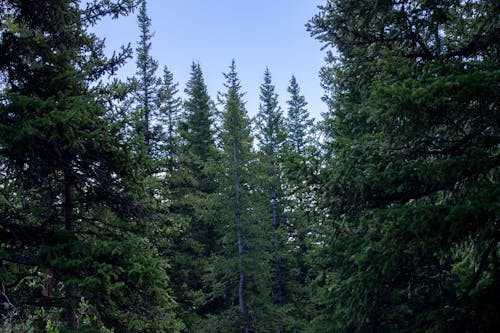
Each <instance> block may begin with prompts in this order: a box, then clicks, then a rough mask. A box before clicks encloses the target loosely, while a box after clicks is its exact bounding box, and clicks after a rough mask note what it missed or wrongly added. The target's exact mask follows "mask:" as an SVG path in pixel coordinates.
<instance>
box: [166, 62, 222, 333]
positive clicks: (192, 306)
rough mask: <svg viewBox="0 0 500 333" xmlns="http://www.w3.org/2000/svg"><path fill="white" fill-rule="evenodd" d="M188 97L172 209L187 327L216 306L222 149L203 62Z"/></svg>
mask: <svg viewBox="0 0 500 333" xmlns="http://www.w3.org/2000/svg"><path fill="white" fill-rule="evenodd" d="M185 92H186V95H187V98H186V101H185V103H184V115H183V119H182V120H181V121H180V125H179V127H180V128H179V131H180V133H179V134H180V146H179V159H178V166H177V168H178V169H177V170H176V171H175V175H172V179H171V181H170V185H171V201H172V205H171V212H173V213H175V214H177V216H179V217H180V218H181V219H182V220H183V221H184V223H183V228H182V231H181V233H180V235H179V236H178V237H177V238H175V239H174V245H173V247H172V249H171V251H172V254H171V257H172V258H173V260H172V268H171V274H170V275H171V276H172V281H173V283H174V285H175V295H176V297H177V299H178V301H179V304H180V305H181V306H180V308H181V310H182V313H181V317H182V319H183V321H184V322H185V324H186V331H187V332H193V331H195V330H197V329H198V328H199V327H201V329H200V332H201V331H203V325H201V324H200V323H201V322H202V320H203V318H204V317H206V315H207V314H208V313H211V312H212V311H213V307H214V305H213V304H212V302H211V301H210V300H209V299H208V297H207V293H208V292H209V290H208V287H209V286H208V285H207V283H206V282H205V275H206V274H207V273H208V264H209V262H208V258H209V257H210V256H211V255H212V253H213V252H214V251H215V249H216V246H217V242H218V238H219V237H218V236H217V232H216V226H215V218H216V212H215V211H214V210H213V209H212V207H213V205H214V201H215V200H216V197H217V193H216V189H217V178H218V175H217V169H216V163H217V159H218V156H217V155H218V153H217V150H216V148H215V144H214V141H215V140H214V135H213V124H212V118H213V115H212V112H213V107H212V102H211V100H210V97H209V95H208V91H207V87H206V85H205V82H204V79H203V73H202V70H201V66H200V64H198V63H193V64H192V66H191V78H190V80H189V81H188V83H187V86H186V89H185Z"/></svg>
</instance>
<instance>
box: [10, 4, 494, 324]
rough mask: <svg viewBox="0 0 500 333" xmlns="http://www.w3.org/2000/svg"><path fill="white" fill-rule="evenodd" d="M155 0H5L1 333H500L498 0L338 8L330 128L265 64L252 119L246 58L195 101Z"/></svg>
mask: <svg viewBox="0 0 500 333" xmlns="http://www.w3.org/2000/svg"><path fill="white" fill-rule="evenodd" d="M146 5H147V4H146V1H145V0H140V1H132V0H130V1H127V0H117V1H114V2H110V1H98V0H96V1H90V2H87V3H86V4H85V5H82V4H80V3H79V2H78V1H70V0H60V1H28V0H26V1H13V0H4V1H0V17H1V22H0V46H1V48H0V50H1V52H2V53H1V57H0V72H1V76H0V80H1V81H0V82H1V83H0V84H1V88H2V93H1V103H0V175H1V180H0V239H1V246H0V262H1V263H2V264H1V266H0V282H1V284H2V285H1V290H0V302H1V303H2V304H3V307H2V308H1V309H0V316H1V318H2V323H1V324H0V325H1V326H0V330H2V332H59V333H62V332H490V331H491V332H493V331H495V329H496V328H497V327H499V326H500V323H499V319H498V317H497V315H496V309H498V308H499V307H500V306H499V305H500V304H499V299H500V298H499V297H498V296H499V295H500V288H499V287H500V285H499V281H500V279H499V277H500V275H499V273H500V271H499V259H498V258H499V255H500V246H499V238H500V231H499V230H500V229H499V227H498V221H499V219H498V212H499V202H498V197H500V195H499V194H500V193H499V187H498V171H499V169H498V158H499V157H498V152H499V151H498V147H499V137H498V123H499V121H500V118H499V116H498V99H499V95H498V88H499V87H498V82H499V77H500V67H499V51H500V50H499V47H498V45H500V43H499V39H500V37H499V36H500V22H499V17H500V15H499V14H500V7H499V5H498V4H497V3H496V2H495V1H488V0H482V1H444V0H443V1H402V2H392V1H378V2H373V1H369V0H366V1H365V0H362V1H359V0H357V1H354V0H352V1H351V0H342V1H340V0H338V1H337V0H330V1H326V2H325V5H324V6H321V7H320V8H319V14H317V15H316V16H315V17H314V18H312V20H311V21H310V22H309V24H308V25H307V28H308V30H309V31H310V32H311V34H312V35H313V36H315V37H316V38H318V39H319V40H321V41H323V42H324V43H325V45H326V46H327V47H329V48H330V50H331V51H330V52H329V55H328V57H327V59H326V64H325V66H324V68H323V70H322V72H321V74H320V75H321V78H322V83H323V87H324V88H325V91H326V96H325V101H326V102H327V104H328V106H329V111H328V112H327V113H326V114H325V115H324V119H323V120H322V121H321V122H319V123H314V122H313V120H311V118H310V116H309V112H308V109H307V102H306V100H305V98H304V96H303V95H301V92H300V88H299V84H298V82H297V80H296V79H295V77H292V78H291V80H290V83H289V87H288V93H289V95H288V101H287V105H286V106H280V105H279V103H278V96H277V94H276V92H275V86H274V84H273V82H272V75H271V72H270V70H269V69H266V70H265V72H264V75H263V82H262V84H261V86H260V107H259V110H258V113H257V115H256V116H255V117H254V118H253V119H251V118H250V117H249V116H248V114H247V110H246V107H245V92H244V91H242V88H241V84H240V80H239V78H238V72H237V68H236V63H235V61H233V62H232V63H231V64H230V66H229V67H228V70H227V72H226V73H225V74H224V76H223V77H222V78H221V79H223V80H224V81H225V85H224V87H225V89H224V91H221V92H220V93H219V94H218V96H209V94H208V90H207V86H206V84H205V82H204V78H203V71H202V68H201V66H200V64H199V63H196V62H193V64H192V66H191V75H190V79H189V81H188V83H187V84H186V87H185V89H184V93H185V94H184V96H185V98H184V99H181V98H180V93H179V89H180V88H179V85H178V84H177V83H176V81H175V78H174V76H173V74H172V72H171V71H170V70H169V69H168V68H167V67H164V68H163V69H162V70H161V69H160V68H159V64H158V62H157V61H156V60H155V59H153V57H152V56H151V52H150V51H151V40H152V32H151V30H150V29H151V20H150V18H149V16H148V14H147V8H146ZM134 9H135V10H136V11H137V16H138V25H139V30H140V39H139V41H138V42H137V47H136V49H135V51H136V52H135V54H136V59H137V60H136V68H137V71H136V73H135V75H134V76H133V77H132V78H130V79H128V80H127V81H126V82H122V81H119V80H117V79H114V80H113V79H112V78H113V75H114V73H115V72H116V71H117V69H118V68H119V67H120V66H121V65H122V64H124V63H125V62H126V61H127V59H129V58H130V57H131V56H132V54H133V50H132V48H131V47H130V46H129V47H124V48H122V50H121V51H120V52H117V53H115V54H114V55H113V56H112V57H109V58H107V57H105V56H104V52H103V48H104V42H103V41H102V40H100V39H99V38H97V37H96V36H95V35H94V34H92V33H90V32H89V31H90V29H91V27H93V26H94V25H95V24H97V23H98V21H99V19H100V18H102V17H104V16H111V17H118V16H121V15H128V14H130V13H132V12H133V10H134ZM311 75H314V73H311ZM110 78H111V80H110Z"/></svg>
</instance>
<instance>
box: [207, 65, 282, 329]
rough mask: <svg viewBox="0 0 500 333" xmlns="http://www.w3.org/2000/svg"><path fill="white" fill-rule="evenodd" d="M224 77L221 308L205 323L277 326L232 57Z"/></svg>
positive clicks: (215, 277) (217, 275) (217, 271)
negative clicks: (272, 307) (271, 306)
mask: <svg viewBox="0 0 500 333" xmlns="http://www.w3.org/2000/svg"><path fill="white" fill-rule="evenodd" d="M224 77H225V79H226V83H225V87H226V88H227V91H226V92H225V93H221V94H220V95H219V102H220V105H221V106H222V107H223V111H222V114H221V116H222V125H221V126H222V128H221V133H220V142H221V148H222V150H223V152H222V154H223V156H222V160H221V166H222V167H223V170H222V175H223V177H222V178H221V189H220V193H221V196H220V199H219V204H220V205H221V206H220V207H219V214H218V215H219V218H220V222H219V223H220V228H221V230H222V232H221V234H222V236H223V238H222V244H221V249H220V251H219V252H218V255H217V256H215V257H214V259H213V262H214V264H213V271H212V274H211V280H212V281H213V284H214V287H213V290H214V295H215V296H216V297H217V298H218V300H219V302H220V304H221V307H222V310H221V311H219V313H218V314H217V316H214V318H213V319H215V322H214V321H212V322H211V321H209V322H207V324H208V325H209V327H217V326H216V325H218V326H219V327H223V330H226V331H230V330H234V331H240V332H251V331H256V330H257V331H258V330H259V329H260V328H262V327H267V328H269V329H273V328H275V326H276V325H275V322H276V319H275V318H273V316H272V314H271V311H270V309H269V307H270V304H271V303H272V302H271V300H270V289H269V286H270V282H271V281H270V275H269V272H268V271H269V265H270V258H269V255H268V251H266V246H268V245H269V242H268V241H267V240H266V239H265V235H266V234H267V235H269V232H268V231H269V229H268V226H266V225H265V224H264V223H263V221H262V220H261V219H260V218H259V217H260V216H262V212H261V211H260V208H259V207H258V206H257V205H256V204H255V202H256V200H258V193H257V191H256V186H255V178H256V174H255V171H254V170H255V165H253V164H254V163H255V153H254V152H253V151H252V138H251V136H250V120H249V119H248V116H247V114H246V110H245V104H244V102H243V95H244V94H243V93H242V92H241V84H240V81H239V78H238V74H237V72H236V64H235V62H234V60H233V62H232V63H231V66H230V68H229V72H228V73H227V74H224ZM234 304H238V306H237V307H235V306H234ZM221 325H222V326H221Z"/></svg>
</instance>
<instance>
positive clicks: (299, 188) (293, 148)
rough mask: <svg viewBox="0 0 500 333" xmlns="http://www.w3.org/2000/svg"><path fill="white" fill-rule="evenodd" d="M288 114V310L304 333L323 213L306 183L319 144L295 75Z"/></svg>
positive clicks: (284, 166) (315, 164)
mask: <svg viewBox="0 0 500 333" xmlns="http://www.w3.org/2000/svg"><path fill="white" fill-rule="evenodd" d="M287 90H288V93H289V94H290V96H289V99H288V100H287V104H288V112H287V117H286V118H285V121H284V122H285V127H286V134H287V135H286V141H285V143H284V145H283V149H282V156H281V158H280V161H281V165H282V174H283V176H282V183H283V185H282V187H283V204H284V205H286V206H285V207H286V214H285V219H286V237H287V239H288V240H289V241H288V243H289V244H288V249H289V250H288V251H289V261H290V262H291V263H290V264H289V266H290V268H289V270H290V272H291V273H289V277H288V279H287V280H288V281H287V282H288V286H287V289H288V290H289V303H290V304H291V305H292V309H291V310H290V312H291V314H290V316H289V317H292V318H293V319H295V320H294V323H295V325H296V327H297V330H299V331H304V330H306V328H307V327H308V321H309V320H310V319H311V316H312V314H313V313H314V310H313V308H312V307H311V300H310V294H311V291H310V290H309V289H310V285H309V279H310V278H311V277H312V274H313V273H312V267H311V262H310V258H309V257H310V254H311V253H314V250H315V247H316V246H317V244H321V241H322V239H321V235H322V230H321V228H320V225H321V221H322V214H320V212H319V211H318V210H317V205H316V203H317V201H318V195H317V192H318V191H317V189H316V188H314V187H311V186H310V185H308V181H310V180H311V178H312V177H313V176H314V175H315V174H316V173H317V172H316V170H317V168H318V165H319V164H320V161H319V155H320V154H319V151H318V149H317V146H318V145H319V143H318V140H317V138H316V137H315V125H314V122H313V120H312V119H311V118H310V116H309V112H308V110H307V102H306V100H305V97H304V96H303V95H301V93H300V87H299V85H298V83H297V80H296V78H295V76H292V77H291V79H290V85H289V87H288V89H287Z"/></svg>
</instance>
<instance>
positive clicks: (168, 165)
mask: <svg viewBox="0 0 500 333" xmlns="http://www.w3.org/2000/svg"><path fill="white" fill-rule="evenodd" d="M178 85H179V84H178V83H175V82H174V75H173V74H172V72H170V71H169V69H168V68H167V66H165V67H164V69H163V81H162V85H161V88H160V91H159V95H158V103H159V116H158V118H159V123H160V126H161V127H162V128H161V129H160V131H162V132H164V135H163V140H162V141H163V144H162V146H161V156H162V157H163V158H164V159H165V169H166V172H167V176H168V177H171V176H172V174H173V172H174V170H175V169H176V165H177V164H178V163H179V153H180V152H179V149H180V148H179V146H180V133H179V122H180V120H181V119H180V116H181V115H180V113H181V109H182V100H181V98H180V97H178V93H179V90H178V88H177V87H178Z"/></svg>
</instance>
